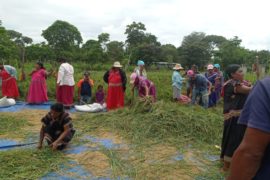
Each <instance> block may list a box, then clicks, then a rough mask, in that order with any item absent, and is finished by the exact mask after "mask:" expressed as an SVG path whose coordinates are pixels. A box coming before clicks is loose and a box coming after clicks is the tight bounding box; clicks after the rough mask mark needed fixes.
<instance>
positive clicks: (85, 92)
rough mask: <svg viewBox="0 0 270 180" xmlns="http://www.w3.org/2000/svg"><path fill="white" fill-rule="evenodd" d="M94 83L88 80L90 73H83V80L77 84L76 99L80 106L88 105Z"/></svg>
mask: <svg viewBox="0 0 270 180" xmlns="http://www.w3.org/2000/svg"><path fill="white" fill-rule="evenodd" d="M93 86H94V81H93V80H92V79H90V73H89V72H85V73H84V78H83V79H81V80H80V81H79V82H78V99H79V101H80V104H90V102H91V97H92V87H93Z"/></svg>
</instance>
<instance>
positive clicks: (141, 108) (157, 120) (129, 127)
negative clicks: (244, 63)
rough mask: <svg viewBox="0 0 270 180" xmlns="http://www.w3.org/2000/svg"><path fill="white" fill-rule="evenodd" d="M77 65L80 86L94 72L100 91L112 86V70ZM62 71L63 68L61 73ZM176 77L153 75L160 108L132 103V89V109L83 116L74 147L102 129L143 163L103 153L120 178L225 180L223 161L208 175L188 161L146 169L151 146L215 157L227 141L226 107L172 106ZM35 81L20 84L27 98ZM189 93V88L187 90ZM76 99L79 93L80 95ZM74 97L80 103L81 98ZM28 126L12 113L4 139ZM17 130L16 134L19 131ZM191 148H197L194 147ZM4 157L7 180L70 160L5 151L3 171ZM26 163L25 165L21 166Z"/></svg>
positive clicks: (2, 125)
mask: <svg viewBox="0 0 270 180" xmlns="http://www.w3.org/2000/svg"><path fill="white" fill-rule="evenodd" d="M33 65H34V63H32V64H30V63H28V64H26V72H28V73H29V72H30V71H31V69H32V66H33ZM73 65H74V68H75V81H76V82H77V81H78V80H79V79H80V78H82V74H83V72H84V71H85V70H89V69H90V71H91V78H92V79H93V80H94V81H95V87H94V90H95V89H96V87H97V85H99V84H102V85H104V87H105V89H106V88H107V86H106V84H105V83H104V82H103V79H102V77H103V74H104V73H105V70H106V69H108V68H109V66H105V67H103V66H101V67H96V66H91V65H90V64H81V63H77V64H73ZM45 66H46V67H47V69H51V68H52V67H54V66H56V65H55V64H49V63H46V64H45ZM57 68H58V67H56V68H55V69H57ZM93 69H99V71H94V70H93ZM101 69H102V70H101ZM132 69H133V68H132V67H131V68H130V69H129V71H128V72H127V76H128V77H129V75H130V73H131V70H132ZM171 74H172V71H169V70H162V71H148V77H149V79H151V80H152V81H153V82H154V83H155V85H156V88H157V99H158V101H157V102H156V103H155V104H152V103H150V102H149V101H146V102H141V101H136V102H132V103H131V97H130V89H131V87H130V85H128V86H127V91H126V97H125V101H126V104H127V105H129V106H126V107H125V108H123V109H119V110H116V111H111V112H108V113H99V114H87V113H86V114H79V115H78V116H77V118H76V119H75V120H74V126H75V128H76V130H77V132H76V135H75V138H74V140H73V144H74V145H79V144H82V143H83V142H82V141H81V140H80V138H81V137H82V136H84V135H85V134H91V135H95V132H97V131H98V130H104V131H107V132H113V133H115V134H118V135H120V136H121V137H123V138H124V139H125V140H126V141H127V143H128V144H129V145H130V147H129V148H130V149H129V152H128V153H129V155H130V156H134V157H135V158H136V159H137V161H136V162H133V161H131V160H130V159H123V154H122V153H123V152H121V151H117V150H106V149H102V150H101V151H102V153H104V154H105V155H106V156H107V157H108V158H109V161H110V165H111V169H112V171H113V177H115V178H116V177H118V176H120V177H127V176H128V177H131V178H134V179H148V178H150V179H151V178H152V179H157V178H159V175H162V174H163V175H170V174H171V173H172V172H173V171H174V170H175V169H181V170H183V171H184V173H186V174H189V175H190V176H192V177H193V178H194V179H198V180H199V179H211V180H212V179H214V180H215V179H217V180H218V179H223V177H224V175H223V174H221V173H220V171H219V168H220V166H221V165H220V163H219V162H208V164H204V166H205V169H206V172H200V173H199V174H198V173H194V172H191V170H190V169H191V167H190V165H189V164H185V162H184V161H183V162H182V161H181V162H177V163H175V164H169V165H164V164H162V163H156V164H152V165H149V164H148V165H147V166H146V163H145V161H146V158H145V154H144V153H143V152H144V151H146V150H147V149H148V148H150V149H151V147H154V146H155V145H164V146H167V145H168V146H172V147H175V148H176V149H177V151H178V152H181V153H183V154H184V153H186V152H189V151H195V152H196V153H195V154H196V156H197V157H198V159H203V154H205V153H209V154H211V155H218V154H219V150H218V149H216V148H215V145H220V143H221V136H222V129H223V117H222V107H221V106H222V104H220V105H219V106H218V107H216V108H212V109H208V110H204V109H202V108H200V107H197V106H188V105H180V104H178V103H173V102H171V101H170V100H171V96H172V88H171ZM246 77H247V78H246V79H247V80H249V81H252V82H253V75H252V74H247V76H246ZM55 81H56V79H55V78H53V77H49V78H48V79H47V85H48V95H49V98H50V100H55ZM29 83H30V77H27V80H26V81H24V82H19V83H18V84H19V87H20V90H21V92H22V97H21V99H22V100H23V99H25V97H26V94H27V91H28V88H29ZM184 89H185V88H184V87H183V90H184ZM75 95H77V92H76V93H75ZM74 99H75V100H76V99H77V97H76V96H75V97H74ZM22 118H23V117H22ZM2 119H3V120H2ZM26 123H27V121H26V120H20V121H18V120H17V119H13V118H12V114H11V115H10V117H9V116H8V117H2V116H1V118H0V135H1V134H15V135H14V137H19V136H20V134H21V133H22V134H23V133H24V132H22V129H23V127H24V126H25V125H27V124H26ZM14 129H16V132H14ZM189 145H190V146H191V147H189ZM164 148H166V147H164ZM43 153H44V155H43ZM30 154H36V157H33V159H31V157H30V158H29V157H28V156H30ZM17 156H18V157H17ZM39 156H41V157H39ZM4 157H6V159H5V161H4V162H3V163H9V161H10V163H11V164H8V166H7V167H5V169H2V170H0V174H1V175H2V173H5V174H4V175H5V176H4V177H8V173H9V171H11V172H14V171H15V170H17V171H18V172H19V173H18V176H16V177H17V179H23V178H25V177H27V176H29V177H31V178H33V179H36V178H37V177H41V176H42V175H44V174H46V172H49V171H52V170H57V168H58V165H59V164H61V163H62V162H63V161H65V158H63V155H61V154H58V153H56V154H52V153H51V152H50V151H48V150H44V151H36V150H31V149H26V150H18V151H9V152H1V153H0V159H1V162H0V164H1V167H2V166H3V165H4V164H2V158H4ZM16 157H17V158H16ZM53 157H54V158H55V159H56V160H55V162H54V161H53V160H52V159H51V158H53ZM61 158H62V159H61ZM28 159H31V161H33V167H39V166H42V167H41V169H42V170H41V171H38V172H37V173H36V172H35V173H36V174H35V173H33V174H31V171H32V169H31V167H32V165H31V164H30V163H28V162H27V161H28ZM23 161H24V163H25V167H24V166H23V167H22V165H21V164H23ZM40 162H42V163H43V164H41V163H40ZM39 163H40V164H39ZM13 167H15V168H14V169H15V170H13V169H12V168H13ZM20 168H21V169H20ZM10 169H11V170H10ZM2 171H3V172H2ZM4 171H7V172H4ZM29 174H30V175H29ZM31 178H30V179H31Z"/></svg>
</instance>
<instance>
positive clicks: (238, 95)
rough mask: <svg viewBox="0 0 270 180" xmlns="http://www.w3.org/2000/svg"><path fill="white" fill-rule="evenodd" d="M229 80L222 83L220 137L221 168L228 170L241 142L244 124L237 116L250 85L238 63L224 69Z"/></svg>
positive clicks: (244, 128)
mask: <svg viewBox="0 0 270 180" xmlns="http://www.w3.org/2000/svg"><path fill="white" fill-rule="evenodd" d="M226 74H227V75H228V76H229V80H228V81H227V82H226V83H225V84H224V86H223V89H222V95H223V97H224V109H223V113H224V129H223V137H222V148H221V160H222V161H223V163H224V165H223V170H224V171H228V170H229V168H230V162H231V159H232V156H233V154H234V151H235V150H236V149H237V147H238V146H239V144H240V143H241V141H242V139H243V136H244V133H245V130H246V126H245V125H241V124H238V118H239V116H240V114H241V112H242V108H243V106H244V104H245V102H246V99H247V97H248V94H249V92H250V91H251V89H252V87H251V85H250V84H249V83H248V82H247V81H245V80H244V74H243V71H242V69H241V67H240V66H239V65H230V66H228V68H227V70H226Z"/></svg>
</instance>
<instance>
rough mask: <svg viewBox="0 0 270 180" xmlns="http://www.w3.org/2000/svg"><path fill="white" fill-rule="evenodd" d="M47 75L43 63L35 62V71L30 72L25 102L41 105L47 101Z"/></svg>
mask: <svg viewBox="0 0 270 180" xmlns="http://www.w3.org/2000/svg"><path fill="white" fill-rule="evenodd" d="M47 75H48V73H47V72H46V69H45V68H44V66H43V63H41V62H37V63H36V65H35V69H34V70H33V71H32V72H31V74H30V76H31V83H30V87H29V91H28V96H27V102H28V103H30V104H42V103H44V102H47V101H48V95H47V85H46V79H47Z"/></svg>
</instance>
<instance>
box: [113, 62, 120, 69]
mask: <svg viewBox="0 0 270 180" xmlns="http://www.w3.org/2000/svg"><path fill="white" fill-rule="evenodd" d="M113 67H116V68H121V67H122V65H121V64H120V62H118V61H116V62H114V63H113Z"/></svg>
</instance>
